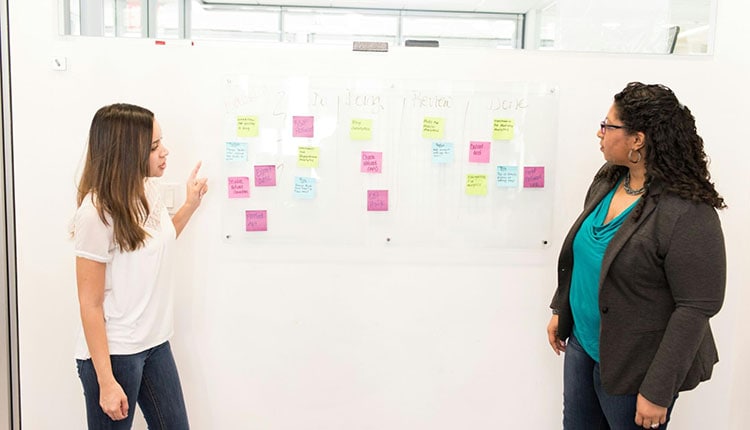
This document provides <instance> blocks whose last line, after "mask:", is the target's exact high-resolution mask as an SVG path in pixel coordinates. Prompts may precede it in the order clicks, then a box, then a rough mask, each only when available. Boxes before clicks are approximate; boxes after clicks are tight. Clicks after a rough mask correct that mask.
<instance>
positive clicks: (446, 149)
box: [432, 142, 453, 164]
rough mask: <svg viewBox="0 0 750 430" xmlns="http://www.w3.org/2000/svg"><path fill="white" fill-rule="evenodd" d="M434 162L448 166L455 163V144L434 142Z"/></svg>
mask: <svg viewBox="0 0 750 430" xmlns="http://www.w3.org/2000/svg"><path fill="white" fill-rule="evenodd" d="M432 162H433V163H435V164H447V163H452V162H453V144H452V143H450V142H432Z"/></svg>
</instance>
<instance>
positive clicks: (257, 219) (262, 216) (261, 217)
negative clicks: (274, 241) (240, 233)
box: [245, 210, 268, 231]
mask: <svg viewBox="0 0 750 430" xmlns="http://www.w3.org/2000/svg"><path fill="white" fill-rule="evenodd" d="M245 231H268V213H267V211H264V210H263V211H245Z"/></svg>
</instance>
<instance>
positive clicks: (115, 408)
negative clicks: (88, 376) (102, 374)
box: [99, 379, 129, 421]
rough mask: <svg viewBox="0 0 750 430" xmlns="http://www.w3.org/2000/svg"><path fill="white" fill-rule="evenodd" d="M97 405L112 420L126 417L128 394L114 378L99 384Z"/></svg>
mask: <svg viewBox="0 0 750 430" xmlns="http://www.w3.org/2000/svg"><path fill="white" fill-rule="evenodd" d="M99 406H101V407H102V410H103V411H104V413H105V414H107V416H108V417H110V418H112V420H114V421H119V420H123V419H125V418H127V417H128V409H129V407H128V396H126V395H125V392H124V391H123V390H122V387H121V386H120V384H118V383H117V381H115V380H114V379H113V380H112V382H108V383H105V384H101V385H99Z"/></svg>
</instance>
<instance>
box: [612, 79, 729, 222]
mask: <svg viewBox="0 0 750 430" xmlns="http://www.w3.org/2000/svg"><path fill="white" fill-rule="evenodd" d="M614 106H615V109H616V110H617V114H618V116H619V117H620V120H621V121H622V123H623V125H624V126H625V131H626V132H627V133H636V132H639V131H640V132H642V133H643V134H644V135H645V141H644V147H645V166H646V183H651V182H652V181H659V182H661V183H662V184H664V188H665V190H666V191H667V192H670V193H674V194H676V195H678V196H679V197H681V198H683V199H686V200H691V201H694V202H700V203H707V204H709V205H711V206H713V207H715V208H717V209H723V208H725V207H726V204H725V203H724V199H723V198H722V197H721V196H720V195H719V193H718V192H717V191H716V189H715V188H714V184H713V183H712V182H711V174H710V173H709V172H708V160H707V157H706V153H705V152H703V139H702V138H701V137H700V136H699V135H698V131H697V129H696V127H695V118H694V117H693V114H692V113H691V112H690V109H688V108H687V106H683V105H682V104H681V103H680V102H679V101H678V100H677V96H675V94H674V93H673V92H672V90H670V89H669V88H667V87H666V86H664V85H659V84H651V85H647V84H643V83H640V82H631V83H629V84H628V85H627V86H626V87H625V88H624V89H623V90H622V91H620V92H619V93H617V94H615V98H614ZM626 170H627V167H624V166H615V165H612V166H610V167H609V168H607V169H605V170H604V171H602V172H601V173H600V175H601V176H604V177H606V178H608V179H610V180H613V181H614V180H616V179H617V178H619V177H620V176H621V175H622V174H624V172H625V171H626ZM647 194H648V189H647V190H646V194H644V196H643V197H644V198H643V199H641V202H640V203H639V204H638V207H637V208H634V209H636V210H635V212H636V214H639V213H640V209H641V208H642V206H643V202H644V201H645V197H646V195H647Z"/></svg>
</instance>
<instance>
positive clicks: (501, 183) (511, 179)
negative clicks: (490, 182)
mask: <svg viewBox="0 0 750 430" xmlns="http://www.w3.org/2000/svg"><path fill="white" fill-rule="evenodd" d="M497 186H498V187H500V188H517V187H518V166H497Z"/></svg>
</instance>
